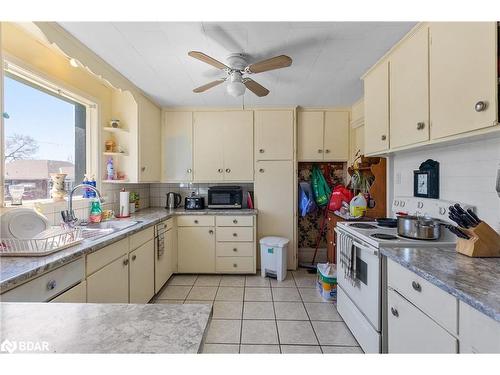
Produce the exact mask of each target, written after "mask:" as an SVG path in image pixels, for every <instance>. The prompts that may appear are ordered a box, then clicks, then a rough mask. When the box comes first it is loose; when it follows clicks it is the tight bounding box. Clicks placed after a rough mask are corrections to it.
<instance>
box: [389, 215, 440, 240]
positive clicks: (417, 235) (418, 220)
mask: <svg viewBox="0 0 500 375" xmlns="http://www.w3.org/2000/svg"><path fill="white" fill-rule="evenodd" d="M441 225H443V222H442V221H441V220H438V219H434V218H432V217H424V216H411V215H406V216H398V234H399V235H400V236H403V237H407V238H412V239H415V240H437V239H439V237H440V236H441Z"/></svg>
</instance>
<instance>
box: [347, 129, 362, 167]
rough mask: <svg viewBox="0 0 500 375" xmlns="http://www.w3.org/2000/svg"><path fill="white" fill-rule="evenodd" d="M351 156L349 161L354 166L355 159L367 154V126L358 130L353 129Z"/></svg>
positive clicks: (351, 134)
mask: <svg viewBox="0 0 500 375" xmlns="http://www.w3.org/2000/svg"><path fill="white" fill-rule="evenodd" d="M349 141H350V144H351V146H350V156H349V161H350V163H351V164H352V163H353V162H354V159H355V158H356V157H357V156H359V155H364V152H365V126H364V125H361V126H358V127H356V128H351V133H350V138H349Z"/></svg>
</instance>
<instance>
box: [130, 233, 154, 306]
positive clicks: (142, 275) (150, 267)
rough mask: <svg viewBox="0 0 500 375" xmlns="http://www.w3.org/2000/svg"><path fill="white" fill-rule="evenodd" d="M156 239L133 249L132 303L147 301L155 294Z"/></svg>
mask: <svg viewBox="0 0 500 375" xmlns="http://www.w3.org/2000/svg"><path fill="white" fill-rule="evenodd" d="M154 251H155V245H154V240H149V241H148V242H146V243H145V244H143V245H141V246H140V247H138V248H137V249H136V250H134V251H131V252H130V254H129V259H130V303H146V302H148V301H149V300H150V299H151V298H152V297H153V295H154V294H155V278H154V277H155V276H154V275H155V266H154Z"/></svg>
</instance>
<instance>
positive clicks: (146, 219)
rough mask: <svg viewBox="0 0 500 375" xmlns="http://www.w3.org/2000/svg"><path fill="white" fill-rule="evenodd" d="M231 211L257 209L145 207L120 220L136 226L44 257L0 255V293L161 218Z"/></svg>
mask: <svg viewBox="0 0 500 375" xmlns="http://www.w3.org/2000/svg"><path fill="white" fill-rule="evenodd" d="M234 214H238V215H256V214H257V210H254V209H240V210H236V211H235V210H214V209H205V210H193V211H186V210H184V209H175V210H166V209H164V208H148V209H144V210H141V211H139V212H137V213H135V214H132V215H131V216H130V218H128V219H121V220H132V221H138V223H137V224H136V225H134V226H131V227H129V228H126V229H124V230H122V231H119V232H116V233H113V234H110V235H108V236H103V237H99V238H97V239H89V240H85V241H83V242H81V243H80V244H78V245H77V246H73V247H70V248H67V249H64V250H61V251H59V252H57V253H54V254H51V255H48V256H44V257H5V258H0V293H3V292H4V291H6V290H8V289H11V288H13V287H14V286H16V285H18V284H21V283H23V282H24V281H27V280H29V279H31V278H33V277H35V276H38V275H40V274H42V273H45V272H47V271H49V270H51V269H54V268H57V267H60V266H62V265H64V264H66V263H69V262H71V261H73V260H75V259H78V258H80V257H81V256H83V255H85V254H90V253H93V252H95V251H97V250H99V249H102V248H103V247H105V246H107V245H109V244H112V243H114V242H116V241H119V240H121V239H123V238H125V237H127V236H130V235H132V234H134V233H137V232H139V231H141V230H143V229H145V228H148V227H151V226H153V225H155V224H157V223H159V222H161V221H163V220H166V219H169V218H170V217H173V216H182V215H218V216H221V215H234Z"/></svg>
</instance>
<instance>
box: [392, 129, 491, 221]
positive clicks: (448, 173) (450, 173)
mask: <svg viewBox="0 0 500 375" xmlns="http://www.w3.org/2000/svg"><path fill="white" fill-rule="evenodd" d="M427 159H433V160H436V161H438V162H439V163H440V171H439V172H440V198H441V199H444V200H450V201H457V202H464V203H468V204H471V205H474V206H476V208H477V213H478V215H479V217H480V218H481V219H483V220H485V221H486V222H487V223H488V224H490V225H491V226H492V227H493V228H495V229H496V230H497V231H500V197H498V194H497V192H496V190H495V183H496V176H497V170H498V169H499V168H500V138H498V137H497V138H492V139H485V140H476V141H473V142H472V141H469V142H466V143H462V144H456V145H451V146H436V147H433V148H432V149H424V150H416V151H407V152H400V153H396V154H395V155H394V156H393V162H392V165H393V170H392V171H390V172H393V180H394V181H393V186H392V187H393V192H394V196H412V195H413V171H414V170H416V169H418V167H419V165H420V163H422V162H423V161H425V160H427Z"/></svg>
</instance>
